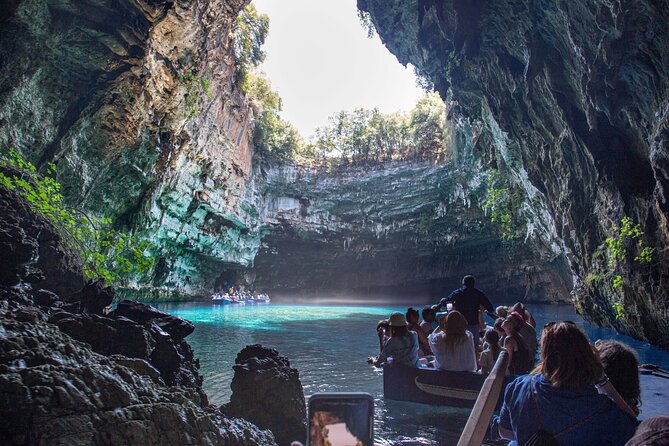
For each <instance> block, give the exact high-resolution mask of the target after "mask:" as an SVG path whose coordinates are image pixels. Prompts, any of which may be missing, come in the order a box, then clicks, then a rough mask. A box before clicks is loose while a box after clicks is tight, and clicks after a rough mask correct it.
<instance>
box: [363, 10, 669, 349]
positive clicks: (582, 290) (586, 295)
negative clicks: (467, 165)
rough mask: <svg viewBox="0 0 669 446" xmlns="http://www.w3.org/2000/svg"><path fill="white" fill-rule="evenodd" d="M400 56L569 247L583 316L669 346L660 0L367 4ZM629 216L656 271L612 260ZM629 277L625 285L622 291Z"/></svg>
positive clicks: (667, 77) (666, 113)
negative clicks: (611, 247)
mask: <svg viewBox="0 0 669 446" xmlns="http://www.w3.org/2000/svg"><path fill="white" fill-rule="evenodd" d="M358 7H359V8H360V9H361V10H362V11H366V13H368V14H369V15H370V17H371V19H372V21H373V23H374V25H375V27H376V30H377V31H378V33H379V35H380V36H381V38H382V40H383V41H384V43H385V44H386V46H387V47H388V49H389V50H390V51H391V52H393V53H394V54H395V55H396V56H397V58H398V60H399V61H400V62H401V63H403V64H407V63H411V64H413V65H414V66H416V67H417V68H418V70H419V71H420V72H421V73H422V75H423V76H425V77H426V78H428V79H430V80H431V81H432V82H433V83H434V85H435V88H436V89H437V90H438V91H439V92H440V93H441V94H442V97H444V98H446V99H447V101H448V103H449V108H450V111H449V116H450V118H451V119H452V121H453V122H455V123H456V124H457V126H458V128H459V138H458V139H459V140H460V141H469V143H470V144H471V145H472V146H473V147H474V151H475V152H477V153H478V154H479V156H480V157H481V159H485V160H487V163H488V167H489V168H494V167H497V168H500V170H502V171H504V172H505V173H506V175H507V176H508V177H509V178H510V179H511V180H512V181H513V182H514V183H515V184H516V185H518V186H519V187H521V188H522V189H523V190H524V192H525V202H526V204H527V205H528V207H530V208H531V209H532V210H533V211H534V213H535V215H536V216H537V221H538V222H540V223H541V225H542V227H543V228H544V230H543V231H542V236H543V238H544V239H545V240H546V241H547V243H550V244H556V245H557V246H559V249H560V250H561V251H563V252H564V253H565V254H566V256H567V258H568V262H569V266H570V268H571V271H572V272H573V273H574V277H575V279H576V282H575V291H576V293H575V302H576V306H577V308H578V309H579V311H580V312H581V313H583V314H585V315H586V316H588V317H590V318H591V319H593V320H595V321H596V322H598V323H604V324H607V323H608V324H611V325H613V326H615V327H616V328H617V329H619V330H622V331H624V332H626V333H629V334H631V335H633V336H635V337H638V338H641V339H647V340H649V341H651V342H653V343H656V344H658V345H661V346H664V347H669V322H668V321H669V319H668V318H667V316H668V315H669V292H668V291H667V290H669V288H667V280H669V270H668V269H669V262H668V261H667V260H669V259H667V253H668V252H669V251H668V250H667V247H668V242H669V231H668V227H667V216H668V210H669V208H668V205H667V187H668V186H669V182H668V179H669V177H668V175H667V166H668V164H667V159H668V152H669V150H668V148H669V147H668V146H669V142H668V141H669V100H668V99H669V93H668V92H669V46H668V45H667V41H669V4H667V2H665V1H633V2H632V1H568V2H567V1H559V0H542V1H538V2H528V1H524V0H501V1H495V2H484V1H459V0H447V1H436V0H418V1H415V2H404V1H399V0H391V1H386V0H383V1H382V0H358ZM623 216H628V217H630V218H631V219H632V220H633V221H634V222H638V223H639V224H640V225H641V228H642V230H643V232H644V235H643V237H642V240H643V242H644V243H646V244H647V245H648V246H652V247H653V248H654V253H653V259H652V261H651V263H650V264H643V263H639V262H637V261H634V259H633V257H634V256H635V246H634V243H636V241H632V240H625V243H624V247H625V248H626V249H627V251H628V255H627V256H625V258H624V259H621V260H618V261H613V262H612V263H610V259H611V256H610V255H607V249H606V246H605V245H604V242H605V240H606V239H607V238H617V236H618V235H619V234H620V232H619V230H617V229H616V228H618V227H619V225H620V221H621V220H622V217H623ZM616 275H620V276H621V279H622V283H621V284H620V286H613V283H614V282H613V280H612V279H613V278H614V277H615V276H616Z"/></svg>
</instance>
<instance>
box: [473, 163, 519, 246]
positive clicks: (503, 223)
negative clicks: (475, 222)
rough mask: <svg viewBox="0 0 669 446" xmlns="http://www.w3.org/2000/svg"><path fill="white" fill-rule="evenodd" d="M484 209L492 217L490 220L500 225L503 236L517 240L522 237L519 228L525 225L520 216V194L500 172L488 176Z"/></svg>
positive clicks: (506, 238)
mask: <svg viewBox="0 0 669 446" xmlns="http://www.w3.org/2000/svg"><path fill="white" fill-rule="evenodd" d="M483 210H484V211H486V213H487V214H488V216H489V217H490V221H492V222H493V223H496V224H497V225H498V227H499V228H500V232H501V235H502V238H504V239H505V240H517V239H519V238H521V237H522V232H521V231H520V230H519V228H522V227H523V226H524V224H523V223H522V222H521V219H520V217H519V214H520V212H519V211H520V194H519V193H518V191H516V190H515V189H512V188H511V187H510V185H509V183H508V182H507V181H506V180H505V179H503V178H502V177H501V176H500V175H499V174H498V173H493V174H491V175H490V176H489V178H488V181H487V192H486V198H485V201H484V202H483Z"/></svg>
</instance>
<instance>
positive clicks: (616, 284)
mask: <svg viewBox="0 0 669 446" xmlns="http://www.w3.org/2000/svg"><path fill="white" fill-rule="evenodd" d="M611 285H612V286H613V288H620V287H622V286H623V277H622V276H621V275H617V276H614V277H613V282H612V283H611Z"/></svg>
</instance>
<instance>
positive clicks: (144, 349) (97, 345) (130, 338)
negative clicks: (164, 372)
mask: <svg viewBox="0 0 669 446" xmlns="http://www.w3.org/2000/svg"><path fill="white" fill-rule="evenodd" d="M49 322H51V323H53V324H55V325H57V326H58V328H60V329H61V331H63V332H64V333H67V334H68V335H70V336H71V337H73V338H74V339H76V340H78V341H81V342H85V343H87V344H89V345H90V346H91V349H92V350H93V351H94V352H96V353H100V354H101V355H105V356H109V355H114V354H119V355H123V356H128V357H130V358H142V359H148V358H149V357H150V356H151V354H152V352H153V350H154V348H155V342H154V340H153V338H152V337H151V334H150V333H149V332H148V331H147V330H146V329H145V328H144V327H143V326H141V325H138V324H137V323H135V322H133V321H131V320H129V319H125V318H116V319H110V318H107V317H102V316H97V315H94V314H71V313H66V312H62V313H56V314H54V315H53V316H52V317H51V318H50V319H49ZM177 367H178V363H177Z"/></svg>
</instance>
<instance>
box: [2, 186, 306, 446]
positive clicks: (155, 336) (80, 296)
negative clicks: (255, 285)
mask: <svg viewBox="0 0 669 446" xmlns="http://www.w3.org/2000/svg"><path fill="white" fill-rule="evenodd" d="M0 210H1V211H2V212H3V215H4V218H3V219H2V220H1V221H0V248H2V251H3V252H4V253H5V255H4V256H3V257H2V259H1V261H0V263H1V264H0V271H2V276H1V280H0V443H2V444H7V445H24V444H31V445H52V444H61V445H67V444H71V445H74V444H77V445H82V444H96V445H155V444H163V445H183V444H192V445H240V446H242V445H243V446H251V445H274V444H277V442H276V440H275V438H278V439H280V440H279V444H285V442H286V440H285V438H287V437H286V436H285V432H287V431H289V436H291V437H292V438H293V439H295V438H302V437H303V436H304V410H305V409H304V394H303V393H302V387H301V384H300V381H299V375H298V372H297V371H296V370H295V369H293V368H291V367H290V365H289V363H288V361H287V360H286V359H285V358H281V357H279V356H278V354H277V353H276V352H275V351H272V350H268V349H264V348H263V347H261V346H254V347H253V348H252V350H250V352H252V354H249V351H247V352H246V353H244V352H242V353H244V355H245V359H244V360H245V361H246V362H252V363H262V364H264V366H263V367H262V372H261V371H260V369H259V368H250V369H249V368H246V369H245V372H244V377H239V378H238V377H237V376H235V380H234V381H235V382H238V383H239V382H243V381H244V380H245V379H246V380H248V379H251V380H257V379H258V377H262V380H263V381H264V382H266V386H268V387H270V388H271V387H277V388H278V389H280V390H279V391H275V392H274V394H273V396H272V401H273V403H272V404H274V409H277V410H271V411H268V410H265V411H264V412H265V420H270V421H271V422H269V423H268V422H267V421H266V422H265V424H264V425H263V428H259V427H257V426H256V425H254V424H252V423H251V422H250V421H247V420H245V419H243V418H240V417H242V416H245V415H247V414H250V413H251V412H249V409H248V408H247V407H245V404H244V403H241V404H240V403H235V401H245V402H246V404H248V406H249V407H252V406H254V404H255V400H254V399H252V398H249V397H248V396H247V395H245V394H244V392H245V390H244V389H243V387H244V386H241V387H242V388H241V389H239V390H237V391H236V393H235V394H234V395H233V402H232V403H231V405H230V407H229V408H226V410H225V413H230V414H231V415H224V412H223V411H221V410H220V409H219V408H218V407H216V406H212V405H210V404H209V402H208V399H207V395H206V394H205V392H204V391H203V390H202V376H201V375H200V373H199V371H198V369H199V362H198V360H197V359H196V358H195V357H194V355H193V351H192V349H191V347H190V346H189V345H188V343H187V342H186V340H185V338H186V337H187V336H188V335H189V334H190V333H192V332H193V330H194V326H193V324H191V323H190V322H189V321H186V320H184V319H182V318H179V317H175V316H171V315H169V314H166V313H162V312H160V311H158V310H156V309H155V308H153V307H150V306H149V305H146V304H141V303H136V302H130V301H123V302H120V303H119V304H118V305H116V308H115V309H114V310H113V311H111V312H107V310H108V308H109V307H108V305H109V304H110V303H111V302H112V300H113V298H114V290H113V289H112V288H110V287H105V286H104V284H103V283H102V282H100V281H89V282H88V283H86V284H85V285H84V286H83V287H81V284H82V283H83V282H84V280H83V276H82V275H81V274H80V273H81V268H80V265H78V262H77V259H76V257H74V256H73V255H72V254H71V253H69V252H68V251H67V249H66V248H65V247H64V245H63V244H62V243H61V238H60V236H59V235H58V231H57V230H56V228H55V227H53V226H52V225H51V224H50V223H48V222H47V221H46V220H44V219H42V218H41V217H40V216H39V215H36V214H34V213H33V212H32V211H31V209H30V208H29V207H28V206H27V203H25V202H24V201H23V199H22V198H20V197H18V196H17V195H15V194H14V193H13V192H11V191H8V190H6V189H0ZM63 277H71V278H74V280H72V281H70V282H68V281H63V280H61V279H62V278H63ZM37 284H39V286H40V288H37V287H36V285H37ZM52 289H57V290H58V291H59V293H58V294H57V293H55V292H53V291H51V290H52ZM268 358H271V361H270V360H268ZM238 359H239V358H238ZM240 367H243V366H240ZM240 373H241V372H240ZM279 384H280V385H279ZM286 384H289V385H288V386H287V385H286ZM237 387H240V385H239V384H238V385H237ZM247 387H248V386H247ZM240 392H241V393H240ZM264 407H265V409H267V407H266V406H264ZM286 414H292V415H286ZM299 417H301V420H302V422H301V423H300V422H298V421H299V420H298V418H299ZM279 426H280V428H279ZM268 428H269V429H274V430H276V432H277V434H276V435H275V434H273V433H272V432H271V431H270V430H267V429H268ZM291 428H292V430H290V429H291ZM300 432H302V435H301V436H300Z"/></svg>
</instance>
